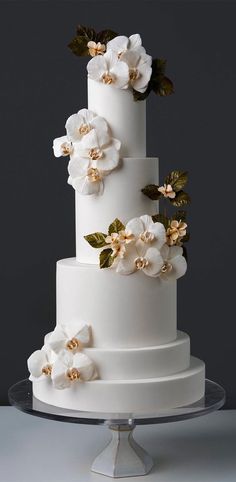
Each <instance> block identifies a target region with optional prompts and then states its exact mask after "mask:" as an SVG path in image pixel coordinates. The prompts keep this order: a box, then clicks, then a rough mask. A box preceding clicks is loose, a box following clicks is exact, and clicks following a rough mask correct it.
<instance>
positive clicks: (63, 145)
mask: <svg viewBox="0 0 236 482" xmlns="http://www.w3.org/2000/svg"><path fill="white" fill-rule="evenodd" d="M53 151H54V156H55V157H61V156H70V155H71V154H72V153H73V144H72V143H71V141H70V140H69V139H68V137H67V136H62V137H57V138H56V139H54V141H53Z"/></svg>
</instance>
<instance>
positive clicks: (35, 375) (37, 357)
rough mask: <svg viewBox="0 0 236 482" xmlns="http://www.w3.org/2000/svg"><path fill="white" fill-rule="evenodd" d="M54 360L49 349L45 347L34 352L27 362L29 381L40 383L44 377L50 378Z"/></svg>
mask: <svg viewBox="0 0 236 482" xmlns="http://www.w3.org/2000/svg"><path fill="white" fill-rule="evenodd" d="M54 359H55V357H54V355H53V353H52V351H51V349H50V348H49V347H47V346H46V345H44V346H43V348H42V349H41V350H36V351H34V352H33V353H32V355H30V357H29V358H28V360H27V365H28V370H29V372H30V377H29V378H30V380H31V381H41V380H43V379H44V378H45V377H50V376H51V373H52V367H53V362H54Z"/></svg>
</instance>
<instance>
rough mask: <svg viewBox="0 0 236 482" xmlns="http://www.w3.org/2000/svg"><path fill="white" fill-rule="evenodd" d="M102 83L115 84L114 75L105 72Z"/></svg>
mask: <svg viewBox="0 0 236 482" xmlns="http://www.w3.org/2000/svg"><path fill="white" fill-rule="evenodd" d="M102 81H103V83H104V84H108V85H110V84H112V83H113V82H115V77H114V75H111V74H109V72H105V73H104V74H103V76H102Z"/></svg>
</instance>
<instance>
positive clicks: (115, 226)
mask: <svg viewBox="0 0 236 482" xmlns="http://www.w3.org/2000/svg"><path fill="white" fill-rule="evenodd" d="M124 229H125V226H124V224H122V222H121V221H120V220H119V219H117V218H116V219H115V220H114V221H113V223H111V224H110V226H109V228H108V233H109V234H112V233H119V231H123V230H124Z"/></svg>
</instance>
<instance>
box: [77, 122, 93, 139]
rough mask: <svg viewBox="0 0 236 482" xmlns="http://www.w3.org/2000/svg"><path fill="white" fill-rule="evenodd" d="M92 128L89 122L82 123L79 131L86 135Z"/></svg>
mask: <svg viewBox="0 0 236 482" xmlns="http://www.w3.org/2000/svg"><path fill="white" fill-rule="evenodd" d="M91 130H92V127H91V126H90V125H89V124H81V126H80V127H79V133H80V134H81V136H84V135H85V134H88V132H90V131H91Z"/></svg>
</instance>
